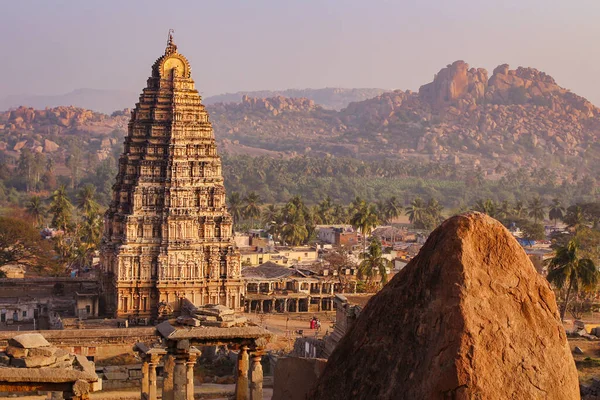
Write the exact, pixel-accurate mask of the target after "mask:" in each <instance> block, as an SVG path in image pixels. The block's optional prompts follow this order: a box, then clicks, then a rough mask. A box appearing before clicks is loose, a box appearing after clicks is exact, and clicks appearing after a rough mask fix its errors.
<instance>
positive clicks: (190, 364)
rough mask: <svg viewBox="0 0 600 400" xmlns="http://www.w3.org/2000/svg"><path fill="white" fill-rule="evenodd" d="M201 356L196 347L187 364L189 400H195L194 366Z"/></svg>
mask: <svg viewBox="0 0 600 400" xmlns="http://www.w3.org/2000/svg"><path fill="white" fill-rule="evenodd" d="M199 355H200V350H197V349H196V348H194V347H191V348H190V352H189V356H188V360H187V362H186V367H187V371H186V378H187V379H186V381H187V382H186V388H187V391H186V393H187V400H194V365H196V360H197V359H198V356H199Z"/></svg>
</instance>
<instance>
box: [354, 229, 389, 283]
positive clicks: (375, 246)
mask: <svg viewBox="0 0 600 400" xmlns="http://www.w3.org/2000/svg"><path fill="white" fill-rule="evenodd" d="M361 259H362V261H361V263H360V264H359V265H358V273H359V275H360V277H366V281H367V283H369V282H370V281H371V279H373V277H374V276H375V274H379V275H381V283H382V284H384V285H385V284H386V283H387V270H386V269H387V268H390V269H391V268H392V262H391V261H390V260H388V259H386V258H384V257H383V250H382V248H381V242H380V241H379V239H378V238H376V237H374V238H372V239H371V243H369V248H368V250H367V251H365V252H363V253H362V254H361Z"/></svg>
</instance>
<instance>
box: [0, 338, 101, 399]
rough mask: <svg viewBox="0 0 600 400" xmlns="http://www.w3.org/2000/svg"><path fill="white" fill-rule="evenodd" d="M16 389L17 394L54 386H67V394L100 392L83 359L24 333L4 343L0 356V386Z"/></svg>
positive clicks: (92, 370)
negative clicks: (5, 345) (69, 387)
mask: <svg viewBox="0 0 600 400" xmlns="http://www.w3.org/2000/svg"><path fill="white" fill-rule="evenodd" d="M2 383H8V384H12V385H20V386H19V387H18V389H17V391H28V390H31V389H33V390H35V388H36V387H39V386H40V385H41V386H44V385H51V384H55V383H71V384H72V388H71V392H72V393H71V394H75V395H82V394H87V393H89V392H90V391H98V390H101V389H102V381H101V380H100V379H99V378H98V375H97V374H96V371H95V366H94V363H93V362H91V361H89V360H88V359H87V358H86V357H84V356H82V355H78V354H71V353H69V352H68V351H66V350H64V349H59V348H57V347H55V346H52V345H51V344H50V343H48V341H47V340H46V339H45V338H44V337H43V336H42V335H41V334H39V333H25V334H21V335H17V336H14V337H13V338H10V339H9V340H8V346H7V347H6V349H5V350H4V351H3V352H0V385H1V384H2Z"/></svg>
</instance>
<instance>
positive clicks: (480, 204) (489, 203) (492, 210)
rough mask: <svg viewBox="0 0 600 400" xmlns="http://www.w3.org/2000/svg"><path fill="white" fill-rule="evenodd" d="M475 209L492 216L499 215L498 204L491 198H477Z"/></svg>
mask: <svg viewBox="0 0 600 400" xmlns="http://www.w3.org/2000/svg"><path fill="white" fill-rule="evenodd" d="M473 210H475V211H479V212H481V213H484V214H487V215H489V216H490V217H492V218H496V217H497V216H498V205H497V204H496V202H495V201H494V200H491V199H486V200H482V199H479V200H477V202H476V203H475V206H473Z"/></svg>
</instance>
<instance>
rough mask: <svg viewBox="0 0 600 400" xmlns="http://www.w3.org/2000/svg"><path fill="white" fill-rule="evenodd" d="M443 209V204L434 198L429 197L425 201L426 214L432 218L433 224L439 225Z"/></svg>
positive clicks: (442, 218)
mask: <svg viewBox="0 0 600 400" xmlns="http://www.w3.org/2000/svg"><path fill="white" fill-rule="evenodd" d="M443 210H444V206H443V205H441V204H440V203H439V202H438V201H437V200H436V199H434V198H431V199H429V201H428V202H427V208H426V211H427V214H428V215H429V217H430V218H431V219H432V221H433V223H434V225H436V226H437V225H439V224H440V223H441V222H442V221H443V220H444V217H443V216H442V211H443Z"/></svg>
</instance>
